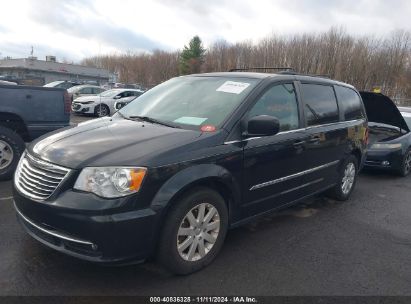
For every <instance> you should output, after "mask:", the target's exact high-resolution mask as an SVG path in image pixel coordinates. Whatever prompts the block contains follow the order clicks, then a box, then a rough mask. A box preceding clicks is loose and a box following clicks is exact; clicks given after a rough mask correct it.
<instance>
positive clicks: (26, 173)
mask: <svg viewBox="0 0 411 304" xmlns="http://www.w3.org/2000/svg"><path fill="white" fill-rule="evenodd" d="M69 172H70V169H67V168H64V167H60V166H57V165H54V164H51V163H48V162H45V161H43V160H40V159H37V158H35V157H33V156H31V155H29V154H27V153H25V154H24V155H23V156H22V158H21V160H20V162H19V164H18V166H17V170H16V174H15V176H14V184H15V185H16V188H17V189H18V190H19V191H20V192H21V193H22V194H24V195H26V196H28V197H30V198H33V199H35V200H40V201H42V200H45V199H47V198H49V197H50V196H51V195H52V194H53V193H54V191H55V190H56V189H57V187H58V186H59V185H60V183H61V182H62V181H63V179H64V178H65V177H66V176H67V175H68V173H69Z"/></svg>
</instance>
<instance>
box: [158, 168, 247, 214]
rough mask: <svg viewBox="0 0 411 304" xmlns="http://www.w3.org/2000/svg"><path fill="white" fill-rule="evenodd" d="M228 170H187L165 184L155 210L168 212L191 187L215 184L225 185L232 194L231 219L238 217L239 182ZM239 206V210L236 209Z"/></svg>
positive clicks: (159, 192) (230, 203) (229, 206)
mask: <svg viewBox="0 0 411 304" xmlns="http://www.w3.org/2000/svg"><path fill="white" fill-rule="evenodd" d="M237 179H238V178H237ZM237 179H236V178H235V177H234V176H233V175H232V174H231V173H230V172H229V171H228V170H227V169H225V168H224V167H222V166H218V165H215V164H200V165H194V166H191V167H188V168H185V169H183V170H181V171H179V172H178V173H177V174H175V175H174V176H173V177H171V178H170V179H169V180H168V181H167V182H165V183H164V184H163V185H162V187H161V188H160V190H159V191H158V192H157V194H156V195H155V196H154V199H153V200H152V203H151V207H152V209H154V210H163V211H164V212H163V214H165V213H166V212H167V209H168V208H169V207H170V204H171V202H172V201H173V199H174V198H175V197H177V196H178V195H180V194H181V193H183V192H184V191H186V190H188V189H189V188H190V187H193V186H196V185H201V184H205V183H207V182H215V183H218V184H219V185H223V186H224V188H225V190H226V191H228V192H229V194H230V198H231V199H230V201H229V202H228V203H229V205H228V208H229V211H230V212H229V214H230V218H232V217H233V216H234V217H235V216H236V212H235V211H236V210H239V208H238V205H239V203H240V200H241V191H240V185H239V181H238V180H237ZM236 206H237V208H236Z"/></svg>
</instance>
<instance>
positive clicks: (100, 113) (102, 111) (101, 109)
mask: <svg viewBox="0 0 411 304" xmlns="http://www.w3.org/2000/svg"><path fill="white" fill-rule="evenodd" d="M94 114H95V115H96V116H97V117H105V116H109V115H110V109H109V108H108V106H107V105H105V104H104V103H102V104H99V105H97V106H95V108H94Z"/></svg>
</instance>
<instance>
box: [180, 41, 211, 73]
mask: <svg viewBox="0 0 411 304" xmlns="http://www.w3.org/2000/svg"><path fill="white" fill-rule="evenodd" d="M205 52H206V50H205V48H204V47H203V43H202V42H201V39H200V37H198V36H194V37H193V38H192V39H191V40H190V43H189V44H188V46H186V45H185V46H184V50H183V51H182V53H181V55H180V65H179V70H180V74H193V73H199V72H200V71H201V65H202V64H203V63H204V57H205Z"/></svg>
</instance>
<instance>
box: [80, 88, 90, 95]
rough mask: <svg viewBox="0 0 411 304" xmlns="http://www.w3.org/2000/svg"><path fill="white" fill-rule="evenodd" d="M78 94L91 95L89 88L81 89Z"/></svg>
mask: <svg viewBox="0 0 411 304" xmlns="http://www.w3.org/2000/svg"><path fill="white" fill-rule="evenodd" d="M80 94H93V92H92V89H91V88H83V89H81V90H80Z"/></svg>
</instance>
